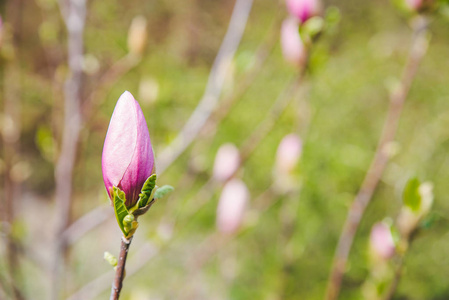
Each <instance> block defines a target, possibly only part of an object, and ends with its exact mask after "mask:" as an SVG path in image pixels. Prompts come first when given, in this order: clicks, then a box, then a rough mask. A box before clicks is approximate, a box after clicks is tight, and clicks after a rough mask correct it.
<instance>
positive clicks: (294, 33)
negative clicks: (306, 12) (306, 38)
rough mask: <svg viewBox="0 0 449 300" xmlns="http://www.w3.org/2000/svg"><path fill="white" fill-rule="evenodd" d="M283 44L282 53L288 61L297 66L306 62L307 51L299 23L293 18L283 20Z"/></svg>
mask: <svg viewBox="0 0 449 300" xmlns="http://www.w3.org/2000/svg"><path fill="white" fill-rule="evenodd" d="M281 46H282V54H283V55H284V59H285V60H286V61H287V62H289V63H291V64H293V65H295V66H297V67H301V66H303V65H304V64H305V63H306V59H307V52H306V49H305V46H304V43H303V41H302V39H301V36H300V35H299V24H298V21H296V20H295V19H293V18H288V19H286V20H284V22H282V27H281Z"/></svg>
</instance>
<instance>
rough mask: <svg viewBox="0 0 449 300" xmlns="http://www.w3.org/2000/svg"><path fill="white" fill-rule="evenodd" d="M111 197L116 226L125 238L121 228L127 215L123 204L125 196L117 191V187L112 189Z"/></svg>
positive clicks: (119, 190)
mask: <svg viewBox="0 0 449 300" xmlns="http://www.w3.org/2000/svg"><path fill="white" fill-rule="evenodd" d="M112 195H113V199H114V211H115V218H116V219H117V223H118V226H120V229H121V230H122V232H123V234H124V235H125V236H126V231H125V228H124V227H123V219H124V218H125V217H126V216H127V215H128V214H129V213H128V210H127V209H126V206H125V202H126V196H125V193H124V192H123V191H122V190H121V189H119V188H118V187H115V186H114V187H113V189H112Z"/></svg>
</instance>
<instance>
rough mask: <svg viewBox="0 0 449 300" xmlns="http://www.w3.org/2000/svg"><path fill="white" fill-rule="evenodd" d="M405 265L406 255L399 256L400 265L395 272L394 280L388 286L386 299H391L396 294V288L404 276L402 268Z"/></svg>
mask: <svg viewBox="0 0 449 300" xmlns="http://www.w3.org/2000/svg"><path fill="white" fill-rule="evenodd" d="M403 266H404V257H400V258H399V262H398V265H397V266H396V270H395V272H394V278H393V281H392V283H391V285H390V287H389V288H388V290H387V292H386V293H385V297H384V298H383V299H384V300H390V299H391V298H393V296H394V294H395V293H396V289H397V288H398V285H399V281H400V280H401V276H402V268H403Z"/></svg>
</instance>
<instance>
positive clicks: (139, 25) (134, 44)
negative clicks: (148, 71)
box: [128, 16, 147, 56]
mask: <svg viewBox="0 0 449 300" xmlns="http://www.w3.org/2000/svg"><path fill="white" fill-rule="evenodd" d="M146 43H147V19H145V17H143V16H137V17H135V18H134V19H133V20H132V22H131V26H130V27H129V31H128V49H129V52H131V53H132V54H135V55H138V56H141V55H142V54H143V50H144V49H145V45H146Z"/></svg>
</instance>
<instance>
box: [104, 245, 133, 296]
mask: <svg viewBox="0 0 449 300" xmlns="http://www.w3.org/2000/svg"><path fill="white" fill-rule="evenodd" d="M132 240H133V238H132V237H130V238H129V239H126V238H124V237H122V243H121V245H120V254H119V257H118V263H117V270H116V272H115V277H114V280H113V281H112V288H111V297H110V298H109V299H110V300H118V299H119V297H120V291H121V290H122V286H123V279H125V264H126V257H127V256H128V250H129V246H130V245H131V241H132Z"/></svg>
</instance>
